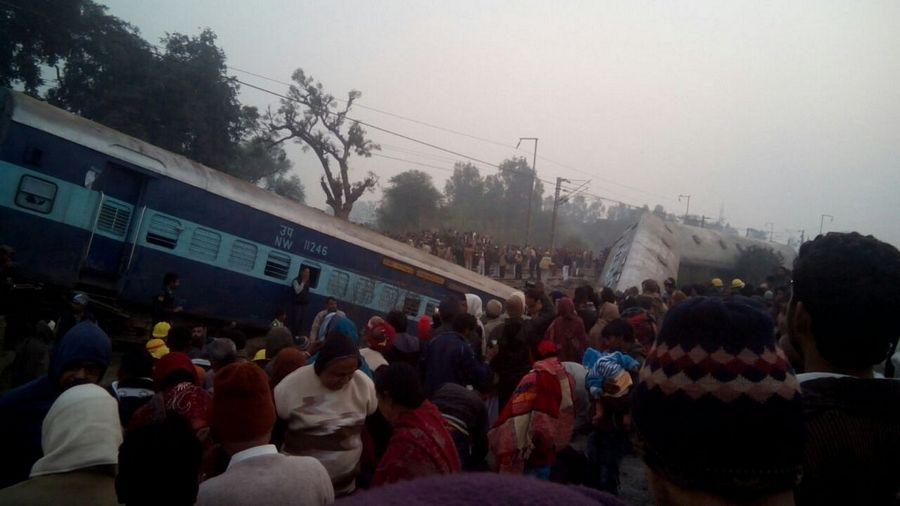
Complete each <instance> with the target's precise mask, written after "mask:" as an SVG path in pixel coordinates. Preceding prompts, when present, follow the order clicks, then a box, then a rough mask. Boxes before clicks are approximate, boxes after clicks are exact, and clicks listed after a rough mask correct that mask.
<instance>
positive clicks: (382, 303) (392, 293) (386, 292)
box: [378, 286, 400, 311]
mask: <svg viewBox="0 0 900 506" xmlns="http://www.w3.org/2000/svg"><path fill="white" fill-rule="evenodd" d="M399 298H400V292H399V291H398V290H397V289H396V288H393V287H390V286H382V287H381V294H379V296H378V307H380V308H381V310H382V311H390V310H392V309H394V308H395V307H397V299H399Z"/></svg>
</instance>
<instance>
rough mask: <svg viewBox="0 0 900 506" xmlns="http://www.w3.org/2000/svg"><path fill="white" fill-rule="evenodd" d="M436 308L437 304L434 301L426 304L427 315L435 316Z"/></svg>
mask: <svg viewBox="0 0 900 506" xmlns="http://www.w3.org/2000/svg"><path fill="white" fill-rule="evenodd" d="M435 310H437V304H435V303H434V302H429V303H427V304H425V314H426V315H427V316H434V312H435Z"/></svg>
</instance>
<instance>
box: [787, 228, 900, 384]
mask: <svg viewBox="0 0 900 506" xmlns="http://www.w3.org/2000/svg"><path fill="white" fill-rule="evenodd" d="M898 300H900V252H898V251H897V248H895V247H893V246H891V245H890V244H887V243H884V242H881V241H879V240H877V239H875V238H874V237H872V236H862V235H860V234H858V233H855V232H853V233H837V232H830V233H828V234H827V235H824V236H819V237H817V238H816V239H815V240H813V241H810V242H807V243H805V244H803V246H801V247H800V253H799V254H798V256H797V259H796V260H795V261H794V281H793V296H792V297H791V301H790V305H789V308H788V315H787V318H788V322H787V323H788V329H789V335H790V338H791V343H792V344H793V346H794V347H795V348H796V349H797V350H798V351H799V352H800V354H801V355H802V356H803V361H804V365H805V367H806V370H807V371H808V372H812V371H830V372H842V373H845V374H853V375H861V376H871V374H872V366H873V365H875V364H877V363H879V362H881V361H883V360H884V359H885V358H886V357H887V354H888V349H889V347H890V345H891V343H892V342H896V341H897V338H898V336H900V320H898V319H897V318H895V313H896V311H897V301H898Z"/></svg>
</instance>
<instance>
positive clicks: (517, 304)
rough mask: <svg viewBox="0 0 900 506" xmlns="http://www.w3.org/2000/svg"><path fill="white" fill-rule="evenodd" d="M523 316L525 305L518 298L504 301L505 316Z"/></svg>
mask: <svg viewBox="0 0 900 506" xmlns="http://www.w3.org/2000/svg"><path fill="white" fill-rule="evenodd" d="M523 314H525V303H524V302H523V300H522V299H521V298H519V297H510V298H508V299H506V315H507V316H509V317H510V318H521V317H522V315H523Z"/></svg>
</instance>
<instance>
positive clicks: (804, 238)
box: [800, 228, 806, 244]
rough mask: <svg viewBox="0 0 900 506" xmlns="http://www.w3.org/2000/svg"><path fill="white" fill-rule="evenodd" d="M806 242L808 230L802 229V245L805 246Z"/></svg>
mask: <svg viewBox="0 0 900 506" xmlns="http://www.w3.org/2000/svg"><path fill="white" fill-rule="evenodd" d="M805 242H806V229H803V228H801V229H800V244H803V243H805Z"/></svg>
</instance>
